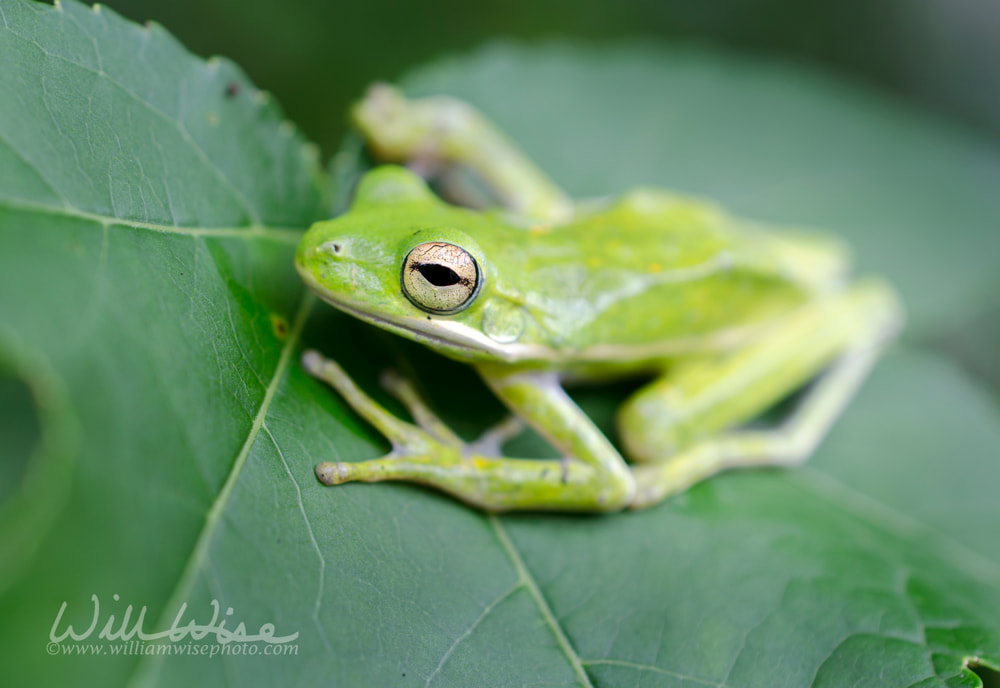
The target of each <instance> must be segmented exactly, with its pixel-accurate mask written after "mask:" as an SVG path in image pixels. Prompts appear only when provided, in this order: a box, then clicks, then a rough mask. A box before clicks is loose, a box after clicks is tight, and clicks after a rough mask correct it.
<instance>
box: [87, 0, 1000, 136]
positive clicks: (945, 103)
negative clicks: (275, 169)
mask: <svg viewBox="0 0 1000 688" xmlns="http://www.w3.org/2000/svg"><path fill="white" fill-rule="evenodd" d="M105 4H107V5H108V6H110V7H112V8H114V9H115V10H117V11H118V12H120V13H122V14H123V15H125V16H126V17H129V18H131V19H133V20H136V21H146V20H150V19H152V20H155V21H158V22H159V23H161V24H163V25H164V26H166V27H167V28H168V29H169V30H170V32H171V33H173V34H174V35H175V36H177V38H179V39H180V40H181V41H182V42H183V43H184V44H185V45H186V46H187V47H188V48H190V49H191V50H193V51H194V52H195V53H197V54H199V55H202V56H208V55H224V56H226V57H229V58H232V59H233V60H235V61H236V62H237V63H238V64H240V65H241V66H242V67H243V68H244V69H245V70H246V71H247V72H248V74H249V76H250V78H251V79H252V80H253V81H254V82H255V83H256V84H257V85H258V86H260V87H261V88H263V89H266V90H268V91H271V92H272V93H274V94H275V95H276V96H277V97H278V100H279V101H280V103H281V104H282V106H283V107H284V109H285V112H286V113H287V114H288V116H289V117H290V118H291V119H292V120H293V121H295V122H296V123H297V124H298V125H299V126H301V127H302V129H303V130H304V131H305V133H306V135H307V136H308V137H309V138H310V139H312V140H313V141H316V142H318V143H319V144H320V145H321V146H322V148H323V151H324V153H325V154H329V153H330V152H331V151H332V150H333V148H334V147H335V146H336V144H337V141H338V139H339V137H340V135H341V134H342V132H343V128H344V114H343V113H344V110H345V106H346V104H347V103H348V102H349V101H350V100H351V99H353V98H355V97H356V96H357V95H358V93H360V91H361V90H362V88H363V87H364V86H365V84H367V83H368V82H370V81H373V80H375V79H393V78H395V77H396V76H398V75H399V74H400V73H401V72H403V71H404V70H405V69H406V68H407V67H409V66H412V65H415V64H418V63H420V62H424V61H426V60H428V59H430V58H432V57H434V56H436V55H440V54H442V53H449V52H456V51H461V50H464V49H467V48H470V47H472V46H475V45H477V44H479V43H481V42H482V41H484V40H487V39H489V38H492V37H496V36H507V37H515V38H521V39H527V40H538V39H545V38H558V37H574V38H583V39H586V40H591V41H594V42H605V41H613V40H615V39H617V38H622V37H626V36H643V37H648V38H651V39H654V40H664V41H678V40H681V41H687V42H692V41H695V42H701V43H710V44H714V45H720V46H725V47H727V48H730V49H733V50H736V51H739V52H746V53H754V54H765V55H773V56H776V57H783V58H785V59H788V60H791V61H795V62H799V63H803V64H808V65H813V66H819V67H822V68H826V69H828V70H831V71H833V72H835V73H839V74H842V75H848V76H849V77H851V78H853V79H854V80H855V81H860V82H866V83H868V84H871V85H873V86H875V87H878V88H881V89H883V90H885V91H888V92H890V93H893V94H896V95H897V96H899V97H901V98H903V99H906V100H909V101H911V102H914V103H915V104H918V105H920V106H922V107H924V108H925V109H930V110H932V111H937V112H939V113H942V114H944V115H945V116H947V117H949V118H951V119H953V120H959V121H961V122H964V123H966V124H967V125H968V126H969V127H972V128H975V129H978V130H980V131H985V132H988V133H989V134H991V135H992V136H994V137H997V136H998V135H1000V2H997V0H876V1H874V2H873V1H872V0H846V1H843V2H808V3H803V2H799V1H798V0H730V1H724V2H723V1H719V0H709V1H702V2H698V1H696V0H626V1H624V2H598V1H596V0H505V1H504V2H466V1H462V0H436V1H427V2H412V1H411V2H405V1H393V0H366V1H364V2H351V3H347V2H336V1H335V2H329V1H328V0H286V1H285V2H281V3H275V2H273V0H111V1H110V2H107V3H105ZM279 8H280V11H279ZM512 97H516V96H515V95H513V94H512Z"/></svg>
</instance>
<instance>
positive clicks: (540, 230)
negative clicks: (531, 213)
mask: <svg viewBox="0 0 1000 688" xmlns="http://www.w3.org/2000/svg"><path fill="white" fill-rule="evenodd" d="M550 231H552V226H551V225H533V226H532V227H530V228H529V229H528V233H529V234H531V235H532V236H538V235H539V234H548V233H549V232H550Z"/></svg>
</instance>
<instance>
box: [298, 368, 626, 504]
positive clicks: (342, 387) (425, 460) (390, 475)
mask: <svg viewBox="0 0 1000 688" xmlns="http://www.w3.org/2000/svg"><path fill="white" fill-rule="evenodd" d="M302 364H303V367H304V368H305V369H306V370H307V371H308V372H309V373H310V374H311V375H313V376H314V377H317V378H319V379H321V380H323V381H324V382H327V383H328V384H330V385H331V386H332V387H333V388H334V389H336V390H337V391H338V392H339V393H340V394H341V396H343V398H344V399H345V400H346V401H347V403H349V404H350V405H351V407H352V408H353V409H354V410H355V411H357V412H358V414H360V415H361V416H362V417H364V418H365V420H367V421H368V422H369V423H371V424H372V425H373V426H374V427H375V428H376V429H377V430H378V431H379V432H381V433H382V434H383V435H385V437H386V438H387V439H388V440H389V442H390V443H391V444H392V451H391V452H390V453H389V454H387V455H386V456H383V457H381V458H378V459H371V460H368V461H358V462H350V463H348V462H325V463H321V464H319V465H318V466H316V477H317V478H319V480H320V481H321V482H323V483H325V484H327V485H339V484H341V483H346V482H354V481H361V482H376V481H382V480H404V481H409V482H417V483H422V484H424V485H430V486H432V487H436V488H437V489H440V490H443V491H445V492H448V493H450V494H452V495H454V496H456V497H458V498H459V499H461V500H463V501H465V502H468V503H469V504H472V505H474V506H478V507H480V508H483V509H489V510H497V511H500V510H507V509H533V508H534V509H539V508H541V509H560V510H575V511H604V510H615V509H620V508H621V507H622V506H624V504H625V500H624V499H623V495H624V494H625V493H624V492H623V490H622V489H620V488H621V486H620V485H618V484H617V483H616V482H614V481H609V480H607V479H606V476H605V475H604V474H603V473H602V472H601V471H600V470H598V469H597V468H596V467H595V466H593V465H589V464H587V463H585V462H582V461H577V460H554V461H553V460H534V459H510V458H505V457H503V456H501V455H500V447H501V445H502V444H503V443H504V442H505V441H506V440H507V439H509V438H511V437H513V436H514V435H516V434H517V433H518V432H520V430H521V428H522V425H521V423H520V421H518V420H515V419H513V418H509V419H507V420H505V421H503V422H501V423H500V424H498V425H497V426H495V427H494V428H491V429H490V430H488V431H487V432H486V433H484V435H483V436H482V437H481V438H480V439H478V440H477V441H475V442H473V443H469V444H467V443H465V442H463V441H462V440H461V439H460V438H459V437H458V436H457V435H456V434H455V433H454V432H453V431H452V430H451V429H450V428H448V427H447V426H446V425H445V424H444V423H443V422H442V421H441V420H440V419H438V418H437V416H435V415H434V413H433V412H432V411H431V410H430V409H429V408H428V407H427V405H426V404H425V402H424V401H423V400H422V399H421V398H420V397H419V396H418V395H417V393H416V390H415V389H414V388H413V386H412V385H411V384H410V383H409V382H407V381H406V380H404V379H403V378H401V377H399V376H398V375H395V374H394V373H389V374H387V375H384V376H383V384H384V385H385V386H386V387H387V388H388V389H389V391H390V392H391V393H392V394H394V395H395V396H396V397H397V398H398V399H399V400H400V401H401V402H402V403H403V404H404V405H405V406H406V407H407V408H408V409H409V411H410V413H411V414H412V416H413V418H414V420H415V421H416V425H414V424H411V423H407V422H405V421H402V420H400V419H399V418H397V417H396V416H394V415H393V414H392V413H390V412H389V411H387V410H386V409H385V408H383V407H382V406H381V405H380V404H379V403H378V402H376V401H375V400H374V399H372V398H371V397H369V396H368V395H367V394H365V392H363V391H362V390H361V389H360V388H358V386H357V385H356V384H354V381H353V380H351V379H350V377H348V375H347V374H346V373H345V372H344V371H343V369H342V368H341V367H340V366H339V365H338V364H337V363H336V362H335V361H331V360H329V359H326V358H323V357H322V356H321V355H320V354H318V353H316V352H315V351H307V352H306V353H305V354H304V355H303V357H302Z"/></svg>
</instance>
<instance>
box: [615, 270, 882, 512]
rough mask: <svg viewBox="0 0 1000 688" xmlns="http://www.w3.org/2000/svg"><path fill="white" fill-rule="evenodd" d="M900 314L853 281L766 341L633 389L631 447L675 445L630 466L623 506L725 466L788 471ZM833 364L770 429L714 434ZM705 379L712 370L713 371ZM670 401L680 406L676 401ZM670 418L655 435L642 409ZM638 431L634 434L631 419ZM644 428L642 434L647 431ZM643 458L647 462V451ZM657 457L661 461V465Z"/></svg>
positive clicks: (627, 419) (836, 410)
mask: <svg viewBox="0 0 1000 688" xmlns="http://www.w3.org/2000/svg"><path fill="white" fill-rule="evenodd" d="M900 321H901V311H900V308H899V305H898V301H897V300H896V297H895V295H894V293H893V292H892V291H891V289H889V288H888V287H887V286H885V285H884V284H882V283H878V282H874V281H870V282H864V283H858V284H857V285H855V286H853V287H851V288H850V289H848V290H847V291H845V292H843V293H841V294H839V295H836V296H833V297H830V298H829V299H826V300H824V301H822V302H819V303H816V304H815V305H813V306H810V307H808V308H807V309H805V310H803V311H801V312H799V313H796V314H795V315H794V316H793V317H791V318H789V319H788V321H787V322H785V323H783V324H782V325H781V326H780V327H779V328H777V329H776V331H775V333H774V336H771V337H768V338H767V339H766V340H764V341H761V342H758V343H756V344H754V345H753V346H751V347H749V348H747V349H745V350H742V351H740V352H738V353H737V354H735V355H734V356H732V357H730V358H727V359H725V360H724V361H720V362H719V363H718V366H717V367H716V368H715V370H714V371H713V370H712V369H711V366H712V364H710V363H701V364H696V365H694V366H693V367H691V368H686V369H683V370H681V371H678V374H677V375H676V376H675V377H673V378H671V381H672V383H673V384H674V385H676V387H675V388H674V390H673V392H676V393H672V392H670V391H668V388H667V387H666V384H667V383H666V381H665V380H658V381H656V382H654V383H653V384H652V385H651V386H650V387H648V388H646V389H644V390H640V392H639V393H638V394H637V396H636V398H635V399H633V400H630V402H629V405H628V406H627V407H626V409H625V411H624V414H623V416H622V417H620V419H619V420H620V423H621V425H622V427H623V428H625V429H626V432H627V431H628V429H630V428H631V430H632V434H631V435H627V437H628V440H627V442H629V443H630V444H631V446H632V447H637V446H638V447H640V451H643V452H649V451H651V450H655V449H658V448H661V447H664V448H670V447H671V446H672V445H673V443H678V444H679V445H680V447H681V448H680V451H679V452H678V453H676V454H674V455H672V456H668V455H664V456H663V457H660V458H661V460H660V461H659V462H656V463H647V464H645V465H639V466H636V467H635V468H634V470H633V474H634V477H635V481H636V486H637V492H636V497H635V500H634V502H633V507H642V506H646V505H648V504H652V503H655V502H657V501H659V500H661V499H663V498H664V497H666V496H668V495H670V494H674V493H677V492H681V491H683V490H686V489H687V488H688V487H690V486H691V485H693V484H694V483H697V482H699V481H701V480H703V479H705V478H707V477H708V476H710V475H713V474H715V473H717V472H719V471H721V470H724V469H727V468H735V467H749V466H763V465H793V464H796V463H800V462H801V461H804V460H805V459H806V458H808V457H809V455H810V454H811V453H812V452H813V450H814V449H815V447H816V445H817V444H818V443H819V441H820V440H821V439H822V437H823V435H824V434H825V433H826V431H827V430H828V429H829V427H830V425H832V423H833V422H834V420H836V418H837V416H838V415H840V412H841V411H842V410H843V408H844V406H845V405H846V404H847V402H848V401H849V400H850V398H851V396H852V395H853V393H854V392H855V390H856V389H857V388H858V386H859V385H860V384H861V382H862V381H863V380H864V378H865V376H866V375H867V373H868V371H869V370H870V368H871V366H872V364H873V363H874V361H875V359H876V358H877V357H878V355H879V352H880V350H881V347H882V345H884V344H885V343H886V341H888V339H890V338H891V337H892V336H893V335H894V334H895V332H896V331H897V329H898V327H899V324H900ZM831 359H835V360H834V362H833V364H832V365H830V367H829V368H828V369H827V370H826V371H824V372H823V374H822V375H821V376H820V377H819V379H818V380H817V381H816V383H815V384H814V386H813V387H812V388H811V389H810V390H809V391H808V392H807V393H806V395H805V397H804V398H803V399H802V400H801V401H800V402H799V404H798V406H797V408H796V409H795V410H794V412H793V413H792V415H791V417H790V418H788V419H787V420H786V421H785V422H784V423H783V424H782V425H781V426H780V427H778V428H775V429H770V430H734V431H729V432H725V431H723V432H719V430H720V429H722V428H725V427H727V426H730V425H732V424H735V423H739V422H741V421H744V420H747V419H748V418H750V417H752V416H754V415H756V414H757V413H759V412H760V411H763V410H764V409H766V408H767V407H768V406H769V405H770V404H772V403H773V402H774V401H776V400H778V399H780V398H781V397H782V396H784V395H785V394H787V393H788V392H790V391H791V390H793V389H795V388H796V387H798V386H799V385H801V384H802V383H803V382H805V381H806V380H808V379H810V378H811V377H813V376H814V375H815V374H816V373H817V372H818V371H819V370H820V369H821V368H823V367H824V366H826V365H828V364H829V361H830V360H831ZM713 373H714V374H713ZM679 400H685V401H687V404H686V405H685V404H678V401H679ZM648 404H653V405H658V406H659V410H660V412H662V413H663V414H664V415H666V416H668V417H670V418H672V420H673V422H672V423H671V422H669V421H668V422H667V423H666V424H664V429H665V431H664V432H654V430H658V428H657V427H656V426H657V421H656V420H655V419H652V418H649V417H648V416H647V415H646V414H648V413H649V408H646V409H645V410H643V405H648ZM640 420H642V422H643V423H646V424H647V425H646V426H644V427H642V428H641V432H636V431H638V430H640V428H639V422H640ZM647 428H648V429H647ZM643 458H647V459H649V458H654V457H652V456H650V454H649V453H645V454H643ZM662 459H666V460H662Z"/></svg>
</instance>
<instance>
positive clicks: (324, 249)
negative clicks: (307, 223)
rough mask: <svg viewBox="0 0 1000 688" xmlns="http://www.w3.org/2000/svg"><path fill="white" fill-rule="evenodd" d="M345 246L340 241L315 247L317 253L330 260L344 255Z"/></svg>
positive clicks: (328, 242)
mask: <svg viewBox="0 0 1000 688" xmlns="http://www.w3.org/2000/svg"><path fill="white" fill-rule="evenodd" d="M345 248H346V247H345V245H344V243H343V242H341V241H327V242H324V243H323V244H320V245H319V246H318V247H317V251H318V252H319V253H323V254H325V255H326V256H327V257H330V258H339V257H340V256H343V255H344V249H345Z"/></svg>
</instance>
